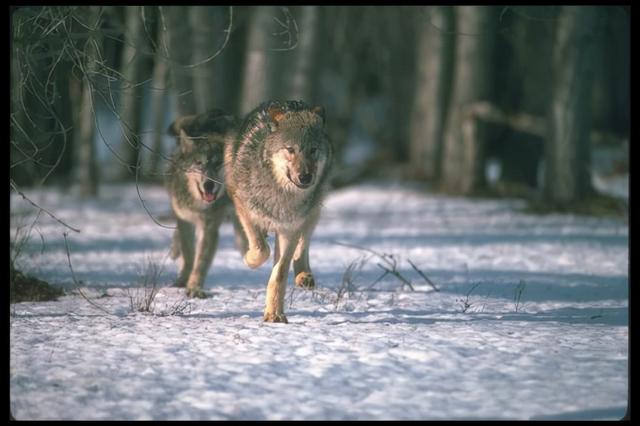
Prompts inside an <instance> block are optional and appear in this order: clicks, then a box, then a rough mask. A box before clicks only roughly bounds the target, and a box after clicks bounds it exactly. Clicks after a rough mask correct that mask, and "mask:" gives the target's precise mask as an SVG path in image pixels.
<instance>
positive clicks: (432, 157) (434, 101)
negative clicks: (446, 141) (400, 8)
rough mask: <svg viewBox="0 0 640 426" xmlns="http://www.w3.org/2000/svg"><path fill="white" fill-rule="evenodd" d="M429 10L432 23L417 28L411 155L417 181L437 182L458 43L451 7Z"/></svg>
mask: <svg viewBox="0 0 640 426" xmlns="http://www.w3.org/2000/svg"><path fill="white" fill-rule="evenodd" d="M429 9H430V11H429V12H430V13H429V14H428V19H429V21H428V22H424V21H421V22H419V24H418V47H417V52H418V59H417V68H418V70H417V73H416V87H415V95H414V102H413V111H412V119H411V124H410V126H411V127H410V136H409V153H410V165H411V173H412V175H413V176H414V177H416V178H419V179H428V180H437V179H439V178H440V168H441V159H442V145H443V142H442V139H443V133H444V128H445V123H446V118H447V110H448V103H449V94H450V90H451V74H452V70H453V52H454V40H455V39H454V36H453V34H452V32H453V23H454V22H453V10H452V9H451V7H450V6H431V7H430V8H429Z"/></svg>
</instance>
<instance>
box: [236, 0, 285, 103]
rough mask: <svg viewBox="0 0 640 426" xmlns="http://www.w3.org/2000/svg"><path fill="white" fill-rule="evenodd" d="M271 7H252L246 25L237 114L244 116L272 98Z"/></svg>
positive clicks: (273, 76)
mask: <svg viewBox="0 0 640 426" xmlns="http://www.w3.org/2000/svg"><path fill="white" fill-rule="evenodd" d="M277 11H278V10H277V8H276V7H275V6H256V7H255V10H254V11H253V14H252V16H251V22H250V24H249V35H248V40H247V53H246V55H247V58H246V60H245V70H244V81H243V85H242V101H241V102H240V112H241V114H243V115H244V114H246V113H248V112H249V111H251V110H252V109H253V108H255V107H257V106H258V105H260V103H262V102H264V101H266V100H268V99H269V98H270V97H271V96H273V94H274V93H273V87H272V86H273V84H274V78H275V75H274V74H275V69H276V66H277V64H276V61H275V58H274V55H273V52H269V49H270V46H271V43H270V41H271V39H272V37H273V35H272V34H271V32H270V29H271V28H272V23H273V17H274V16H277Z"/></svg>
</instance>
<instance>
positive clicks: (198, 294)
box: [186, 287, 209, 299]
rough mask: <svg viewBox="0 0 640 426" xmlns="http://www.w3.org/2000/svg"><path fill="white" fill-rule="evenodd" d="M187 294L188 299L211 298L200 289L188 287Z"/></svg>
mask: <svg viewBox="0 0 640 426" xmlns="http://www.w3.org/2000/svg"><path fill="white" fill-rule="evenodd" d="M186 293H187V297H194V298H197V299H206V298H207V297H209V296H208V295H207V293H205V291H204V290H203V289H201V288H200V287H196V288H193V287H188V288H187V291H186Z"/></svg>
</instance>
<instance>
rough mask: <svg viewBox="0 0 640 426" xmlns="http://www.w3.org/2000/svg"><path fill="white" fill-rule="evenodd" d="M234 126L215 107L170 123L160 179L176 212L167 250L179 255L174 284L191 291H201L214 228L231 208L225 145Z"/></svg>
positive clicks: (213, 246)
mask: <svg viewBox="0 0 640 426" xmlns="http://www.w3.org/2000/svg"><path fill="white" fill-rule="evenodd" d="M236 127H237V125H236V122H235V119H234V118H233V117H232V116H230V115H226V114H224V112H223V111H221V110H219V109H212V110H210V111H208V112H206V113H203V114H199V115H190V116H185V117H180V118H178V119H177V120H176V121H174V122H173V123H172V124H171V126H169V130H168V131H169V134H171V135H173V136H175V137H176V139H177V144H178V147H177V149H176V150H175V152H174V154H173V157H172V160H171V161H170V165H169V168H168V172H167V177H166V182H165V183H166V187H167V190H168V192H169V198H170V200H171V208H172V210H173V212H174V214H175V215H176V218H177V227H176V230H175V232H174V234H173V242H172V246H171V256H172V258H174V259H176V258H178V257H180V258H181V260H182V265H181V269H180V273H179V275H178V279H177V282H176V285H177V286H179V287H185V286H186V293H187V295H188V296H190V297H205V293H204V291H203V289H202V287H203V282H204V279H205V278H206V275H207V272H208V271H209V268H210V266H211V263H212V261H213V258H214V256H215V252H216V248H217V245H218V229H219V228H220V225H221V224H222V222H223V220H224V219H225V216H226V215H227V213H228V212H229V210H231V208H232V205H231V203H230V201H229V199H228V197H226V195H225V185H224V146H225V142H226V140H227V139H230V138H233V135H234V132H235V129H236ZM237 231H239V229H237ZM240 232H241V231H240ZM236 234H237V232H236ZM236 238H237V237H236Z"/></svg>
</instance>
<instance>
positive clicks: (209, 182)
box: [204, 180, 214, 193]
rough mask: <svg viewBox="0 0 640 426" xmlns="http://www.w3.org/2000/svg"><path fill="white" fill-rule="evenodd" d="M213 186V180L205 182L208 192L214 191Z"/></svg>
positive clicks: (205, 188)
mask: <svg viewBox="0 0 640 426" xmlns="http://www.w3.org/2000/svg"><path fill="white" fill-rule="evenodd" d="M213 188H214V183H213V182H212V181H210V180H208V181H206V182H205V183H204V190H205V191H206V192H209V193H211V192H213Z"/></svg>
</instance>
